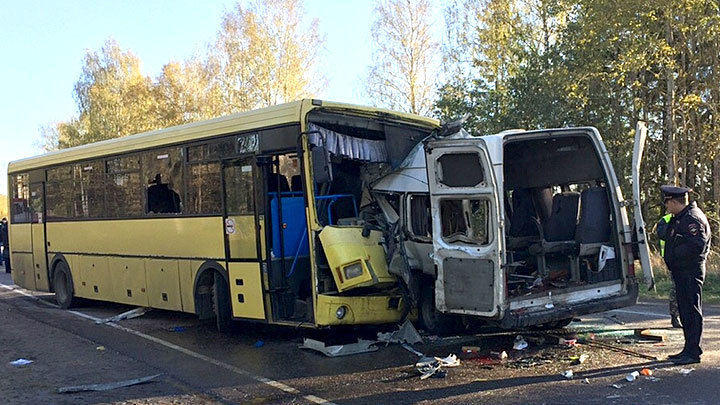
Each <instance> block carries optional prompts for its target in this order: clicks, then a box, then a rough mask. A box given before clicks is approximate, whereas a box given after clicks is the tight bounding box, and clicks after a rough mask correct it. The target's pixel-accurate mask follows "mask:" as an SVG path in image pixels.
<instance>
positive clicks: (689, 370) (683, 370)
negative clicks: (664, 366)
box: [680, 368, 695, 375]
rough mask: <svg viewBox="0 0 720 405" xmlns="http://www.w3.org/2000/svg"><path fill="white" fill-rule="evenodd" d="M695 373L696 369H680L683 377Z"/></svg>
mask: <svg viewBox="0 0 720 405" xmlns="http://www.w3.org/2000/svg"><path fill="white" fill-rule="evenodd" d="M693 371H695V369H694V368H681V369H680V374H682V375H688V374H690V373H692V372H693Z"/></svg>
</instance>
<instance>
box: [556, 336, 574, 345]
mask: <svg viewBox="0 0 720 405" xmlns="http://www.w3.org/2000/svg"><path fill="white" fill-rule="evenodd" d="M558 344H559V345H560V346H575V345H577V339H565V338H559V339H558Z"/></svg>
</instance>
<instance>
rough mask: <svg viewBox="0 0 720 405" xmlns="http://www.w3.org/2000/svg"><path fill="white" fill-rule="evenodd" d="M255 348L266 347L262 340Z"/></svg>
mask: <svg viewBox="0 0 720 405" xmlns="http://www.w3.org/2000/svg"><path fill="white" fill-rule="evenodd" d="M253 346H255V347H256V348H260V347H263V346H265V342H263V341H262V340H258V341H257V342H255V344H254V345H253Z"/></svg>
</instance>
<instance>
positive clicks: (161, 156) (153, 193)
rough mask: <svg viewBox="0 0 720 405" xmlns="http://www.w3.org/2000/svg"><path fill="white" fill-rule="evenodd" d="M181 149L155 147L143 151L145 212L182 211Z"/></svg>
mask: <svg viewBox="0 0 720 405" xmlns="http://www.w3.org/2000/svg"><path fill="white" fill-rule="evenodd" d="M182 168H183V149H182V148H167V149H156V150H152V151H148V152H145V153H143V155H142V170H143V180H144V181H145V182H146V183H145V184H146V188H145V196H146V205H145V213H146V214H165V213H180V212H182V200H181V198H180V196H181V195H182V184H183V182H182Z"/></svg>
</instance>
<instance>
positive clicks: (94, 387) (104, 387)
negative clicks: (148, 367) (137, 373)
mask: <svg viewBox="0 0 720 405" xmlns="http://www.w3.org/2000/svg"><path fill="white" fill-rule="evenodd" d="M161 375H162V374H155V375H150V376H147V377H141V378H134V379H132V380H125V381H118V382H113V383H105V384H87V385H73V386H69V387H62V388H58V390H57V392H58V393H59V394H69V393H73V392H83V391H110V390H114V389H116V388H122V387H129V386H131V385H137V384H144V383H146V382H149V381H151V380H154V379H155V378H157V377H160V376H161Z"/></svg>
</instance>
